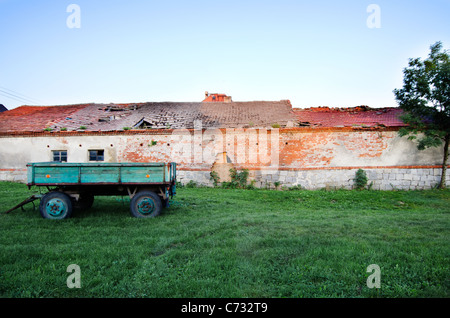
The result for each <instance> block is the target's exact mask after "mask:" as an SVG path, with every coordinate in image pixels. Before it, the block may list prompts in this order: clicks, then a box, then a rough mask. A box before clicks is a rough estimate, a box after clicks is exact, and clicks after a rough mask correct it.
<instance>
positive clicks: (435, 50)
mask: <svg viewBox="0 0 450 318" xmlns="http://www.w3.org/2000/svg"><path fill="white" fill-rule="evenodd" d="M430 50H431V52H430V54H429V56H428V58H427V59H425V60H424V61H422V60H421V59H420V58H414V59H412V58H411V59H409V64H408V67H406V68H405V69H404V70H403V75H404V77H403V88H401V89H395V90H394V94H395V97H396V100H397V102H398V104H399V106H400V108H401V109H402V110H403V115H402V116H401V119H402V121H403V122H404V123H405V124H407V126H406V127H404V128H402V129H400V131H399V134H400V136H407V135H408V136H409V137H408V138H409V139H416V138H417V140H418V146H417V147H418V149H419V150H423V149H425V148H428V147H440V146H441V145H442V144H444V158H443V162H442V174H441V181H440V182H439V185H438V188H441V189H442V188H445V174H446V171H447V160H448V146H449V142H450V56H449V51H447V50H444V49H443V48H442V43H441V42H436V43H435V44H433V45H431V47H430Z"/></svg>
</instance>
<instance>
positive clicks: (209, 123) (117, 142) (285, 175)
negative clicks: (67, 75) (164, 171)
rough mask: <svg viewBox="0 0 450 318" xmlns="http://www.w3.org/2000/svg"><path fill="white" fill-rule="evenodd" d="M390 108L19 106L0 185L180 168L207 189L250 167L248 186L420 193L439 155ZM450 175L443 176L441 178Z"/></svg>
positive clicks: (5, 136)
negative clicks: (44, 174)
mask: <svg viewBox="0 0 450 318" xmlns="http://www.w3.org/2000/svg"><path fill="white" fill-rule="evenodd" d="M399 114H400V109H398V108H380V109H372V108H369V107H367V106H359V107H351V108H328V107H315V108H308V109H300V108H293V107H292V105H291V103H290V102H289V101H288V100H282V101H253V102H235V101H232V99H231V97H229V96H227V95H225V94H210V93H208V92H206V93H205V99H204V100H203V101H202V102H158V103H156V102H149V103H130V104H82V105H66V106H47V107H42V106H40V107H37V106H22V107H18V108H16V109H12V110H9V111H5V112H3V113H1V114H0V165H1V166H0V180H15V181H24V180H26V163H27V162H39V161H67V162H95V161H104V162H146V161H149V162H152V161H174V162H177V163H178V180H179V181H181V182H183V183H186V182H188V181H189V180H194V181H196V182H197V183H200V184H206V185H211V184H212V181H211V178H210V173H211V171H213V170H214V171H216V172H217V173H218V174H219V176H220V177H221V181H226V180H228V178H229V169H230V168H232V167H234V168H236V169H238V170H240V169H249V172H250V177H249V179H250V180H252V181H253V182H254V184H255V186H258V187H273V186H274V184H276V185H281V186H286V187H290V186H295V185H298V186H301V187H304V188H307V189H319V188H341V187H342V188H352V187H353V179H354V176H355V172H356V171H357V170H358V169H359V168H361V169H364V170H365V171H366V172H367V175H368V177H369V183H372V188H373V189H386V190H390V189H416V188H418V189H424V188H430V187H432V186H434V185H435V184H436V183H437V182H438V181H439V176H440V164H441V160H442V150H441V149H437V148H432V149H427V150H424V151H418V150H417V147H416V145H415V144H414V142H413V141H410V140H408V139H407V138H405V137H403V138H401V137H399V136H398V129H399V128H400V127H401V126H402V125H403V123H402V122H401V121H400V120H399V118H398V115H399ZM448 179H450V178H447V180H448Z"/></svg>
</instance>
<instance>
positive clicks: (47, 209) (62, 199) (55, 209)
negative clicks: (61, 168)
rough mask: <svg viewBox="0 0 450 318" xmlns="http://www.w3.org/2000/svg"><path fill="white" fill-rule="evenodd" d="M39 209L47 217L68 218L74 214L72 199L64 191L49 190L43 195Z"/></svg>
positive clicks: (54, 218)
mask: <svg viewBox="0 0 450 318" xmlns="http://www.w3.org/2000/svg"><path fill="white" fill-rule="evenodd" d="M39 211H40V212H41V216H42V217H43V218H45V219H53V220H61V219H66V218H69V217H70V216H71V215H72V201H71V200H70V197H69V196H68V195H67V194H65V193H63V192H57V191H54V192H49V193H47V194H46V195H44V196H43V197H42V199H41V202H40V203H39Z"/></svg>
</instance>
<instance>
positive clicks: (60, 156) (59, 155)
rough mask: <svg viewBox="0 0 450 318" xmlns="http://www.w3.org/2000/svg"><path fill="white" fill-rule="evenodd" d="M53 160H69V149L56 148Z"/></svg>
mask: <svg viewBox="0 0 450 318" xmlns="http://www.w3.org/2000/svg"><path fill="white" fill-rule="evenodd" d="M52 153H53V161H55V162H67V151H66V150H54V151H52Z"/></svg>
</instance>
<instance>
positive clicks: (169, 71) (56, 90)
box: [0, 0, 450, 109]
mask: <svg viewBox="0 0 450 318" xmlns="http://www.w3.org/2000/svg"><path fill="white" fill-rule="evenodd" d="M70 4H76V5H78V6H79V8H80V28H69V27H68V25H67V19H68V17H69V16H70V15H71V14H72V13H71V12H67V11H66V9H67V7H68V6H69V5H70ZM370 4H376V5H377V6H378V8H379V9H380V15H379V18H380V20H379V21H380V28H369V27H368V24H367V19H368V18H369V17H370V16H371V15H372V14H373V13H374V12H367V8H368V6H369V5H370ZM449 14H450V0H429V1H423V0H390V1H377V0H370V1H364V0H353V1H350V0H342V1H339V0H338V1H324V0H318V1H302V0H291V1H288V0H276V1H275V0H273V1H268V0H266V1H264V0H260V1H256V0H255V1H253V0H239V1H234V0H224V1H219V0H210V1H196V0H192V1H167V0H165V1H136V0H127V1H125V0H108V1H106V0H89V1H84V0H83V1H81V0H80V1H78V0H70V1H63V0H53V1H47V0H40V1H32V0H28V1H26V0H0V104H4V105H5V106H6V107H7V108H8V109H12V108H15V107H17V106H20V105H24V104H28V105H65V104H77V103H90V102H96V103H131V102H146V101H186V102H195V101H201V100H202V99H203V97H204V92H205V91H209V92H211V93H225V94H228V95H230V96H232V98H233V100H234V101H252V100H281V99H289V100H291V103H292V105H293V106H294V107H315V106H330V107H352V106H356V105H368V106H371V107H392V106H397V103H396V101H395V99H394V95H393V93H392V91H393V89H394V88H400V87H401V86H402V79H403V73H402V71H403V68H404V67H406V66H407V63H408V59H409V58H411V57H423V58H426V56H427V55H428V53H429V47H430V45H431V44H433V43H435V42H436V41H441V42H442V43H443V45H444V48H446V49H449V48H450V19H449V18H448V17H449Z"/></svg>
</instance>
